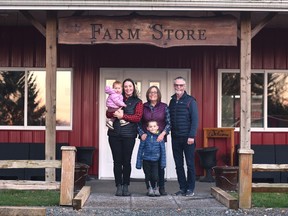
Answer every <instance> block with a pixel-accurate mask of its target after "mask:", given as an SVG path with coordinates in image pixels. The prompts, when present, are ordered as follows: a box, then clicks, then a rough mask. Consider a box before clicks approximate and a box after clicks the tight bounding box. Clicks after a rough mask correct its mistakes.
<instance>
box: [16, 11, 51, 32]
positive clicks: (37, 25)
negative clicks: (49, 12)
mask: <svg viewBox="0 0 288 216" xmlns="http://www.w3.org/2000/svg"><path fill="white" fill-rule="evenodd" d="M19 12H20V13H21V14H22V15H23V16H24V17H25V18H26V19H27V20H28V21H29V22H30V23H31V24H32V25H33V26H34V27H35V28H36V29H37V30H38V31H39V32H40V33H41V34H42V35H43V36H44V37H46V29H45V27H44V26H43V25H42V24H41V23H40V22H39V21H38V20H36V19H35V18H34V17H33V16H32V15H31V14H30V13H29V12H28V11H19Z"/></svg>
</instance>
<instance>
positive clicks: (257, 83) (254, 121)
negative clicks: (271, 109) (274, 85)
mask: <svg viewBox="0 0 288 216" xmlns="http://www.w3.org/2000/svg"><path fill="white" fill-rule="evenodd" d="M251 127H264V74H263V73H261V74H260V73H252V74H251Z"/></svg>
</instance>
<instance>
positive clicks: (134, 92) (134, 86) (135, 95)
mask: <svg viewBox="0 0 288 216" xmlns="http://www.w3.org/2000/svg"><path fill="white" fill-rule="evenodd" d="M125 82H131V83H132V85H133V88H134V90H133V94H132V97H135V98H138V94H137V89H136V85H135V83H134V81H133V80H132V79H130V78H127V79H125V80H124V81H123V83H122V87H123V92H122V95H123V97H124V98H125V90H124V83H125Z"/></svg>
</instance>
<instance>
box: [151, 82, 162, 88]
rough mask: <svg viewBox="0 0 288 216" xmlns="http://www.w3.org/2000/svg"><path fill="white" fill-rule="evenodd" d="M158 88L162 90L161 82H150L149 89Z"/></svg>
mask: <svg viewBox="0 0 288 216" xmlns="http://www.w3.org/2000/svg"><path fill="white" fill-rule="evenodd" d="M151 86H157V87H158V88H159V89H160V82H159V81H151V82H149V87H151Z"/></svg>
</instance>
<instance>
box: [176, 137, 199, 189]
mask: <svg viewBox="0 0 288 216" xmlns="http://www.w3.org/2000/svg"><path fill="white" fill-rule="evenodd" d="M187 140H188V137H172V151H173V157H174V161H175V165H176V173H177V178H178V183H179V186H180V190H182V191H184V192H186V191H187V190H191V191H194V189H195V179H196V174H195V161H194V158H195V145H196V143H194V144H192V145H188V144H187ZM183 153H184V154H183ZM184 155H185V160H186V165H187V178H186V175H185V170H184Z"/></svg>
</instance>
